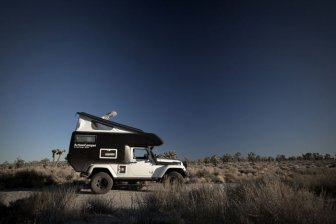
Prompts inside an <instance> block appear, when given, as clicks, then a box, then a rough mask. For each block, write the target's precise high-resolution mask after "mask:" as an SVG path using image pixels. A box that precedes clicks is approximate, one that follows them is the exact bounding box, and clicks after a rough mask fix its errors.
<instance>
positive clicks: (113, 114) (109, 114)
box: [102, 111, 117, 120]
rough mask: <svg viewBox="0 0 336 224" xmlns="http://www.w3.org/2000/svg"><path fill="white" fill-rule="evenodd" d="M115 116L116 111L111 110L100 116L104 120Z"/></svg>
mask: <svg viewBox="0 0 336 224" xmlns="http://www.w3.org/2000/svg"><path fill="white" fill-rule="evenodd" d="M115 116H117V112H116V111H112V112H109V113H107V114H105V115H104V116H102V118H103V119H105V120H110V119H111V118H112V117H115Z"/></svg>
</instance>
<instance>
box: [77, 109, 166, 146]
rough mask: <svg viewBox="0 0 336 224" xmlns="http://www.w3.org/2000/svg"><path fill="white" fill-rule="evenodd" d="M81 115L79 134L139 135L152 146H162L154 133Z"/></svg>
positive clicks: (81, 113)
mask: <svg viewBox="0 0 336 224" xmlns="http://www.w3.org/2000/svg"><path fill="white" fill-rule="evenodd" d="M77 114H78V115H79V118H78V123H77V128H76V131H79V132H104V133H111V134H112V133H116V134H118V133H119V134H122V133H125V134H138V135H142V136H144V137H145V138H146V139H147V140H148V141H149V142H151V143H152V146H158V145H162V144H163V141H162V140H161V139H160V137H158V136H157V135H155V134H153V133H147V132H144V131H143V130H141V129H138V128H134V127H131V126H127V125H124V124H120V123H117V122H113V121H110V120H106V119H103V118H100V117H96V116H94V115H91V114H88V113H85V112H78V113H77Z"/></svg>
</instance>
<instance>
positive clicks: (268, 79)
mask: <svg viewBox="0 0 336 224" xmlns="http://www.w3.org/2000/svg"><path fill="white" fill-rule="evenodd" d="M334 2H335V1H293V0H281V1H269V0H268V1H220V2H219V1H218V2H217V1H146V3H144V2H142V1H93V0H92V1H83V0H81V1H71V0H68V1H44V0H43V1H0V103H1V105H0V115H1V116H0V125H1V128H0V162H3V161H6V160H7V161H14V160H15V159H16V158H17V157H20V158H22V159H25V160H27V161H32V160H40V159H43V158H51V150H52V149H54V148H64V149H66V150H67V149H68V145H69V141H70V135H71V132H72V131H73V130H74V128H75V125H76V121H77V118H76V117H75V113H76V112H78V111H83V112H87V113H91V114H94V115H97V116H101V115H103V114H105V113H106V112H109V111H112V110H116V111H117V112H118V116H117V117H115V118H114V121H116V122H119V123H124V124H127V125H130V126H134V127H137V128H141V129H143V130H144V131H147V132H153V133H156V134H158V135H159V136H160V137H161V138H162V139H163V140H164V142H165V143H164V145H163V146H161V147H159V148H158V149H159V151H158V152H159V153H162V152H164V151H168V150H176V151H177V153H178V156H179V157H180V158H183V157H188V158H199V157H203V156H210V155H213V154H218V155H223V154H224V153H234V152H237V151H240V152H241V153H243V154H246V153H248V152H250V151H253V152H256V153H257V154H259V155H265V156H268V155H271V156H274V155H277V154H286V155H300V154H302V153H305V152H320V153H331V154H332V155H334V154H335V153H336V13H335V12H336V3H334Z"/></svg>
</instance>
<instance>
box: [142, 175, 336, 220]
mask: <svg viewBox="0 0 336 224" xmlns="http://www.w3.org/2000/svg"><path fill="white" fill-rule="evenodd" d="M140 208H141V211H142V214H143V215H142V216H141V217H143V216H145V217H146V218H147V220H151V221H152V222H153V220H158V219H159V218H160V217H161V221H162V222H163V223H226V222H227V223H335V221H336V211H335V208H334V207H333V203H332V202H331V201H330V200H329V199H327V198H324V197H323V196H320V195H316V194H314V193H313V192H310V191H309V190H307V189H295V188H292V187H291V186H289V185H287V184H285V183H283V182H281V181H280V179H279V178H275V179H269V178H267V179H259V180H256V181H249V182H246V183H245V184H242V185H240V186H238V187H235V188H228V187H226V188H223V187H222V186H221V185H199V186H197V187H195V188H192V189H190V187H189V188H188V187H185V188H182V189H181V190H176V189H174V190H166V189H158V190H157V191H155V192H153V193H152V194H149V195H147V196H146V197H145V198H144V200H143V202H142V204H141V206H140Z"/></svg>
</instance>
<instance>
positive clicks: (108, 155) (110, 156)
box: [99, 149, 118, 159]
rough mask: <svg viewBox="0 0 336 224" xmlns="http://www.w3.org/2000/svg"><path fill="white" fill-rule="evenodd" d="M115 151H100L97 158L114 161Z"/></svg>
mask: <svg viewBox="0 0 336 224" xmlns="http://www.w3.org/2000/svg"><path fill="white" fill-rule="evenodd" d="M117 151H118V150H117V149H100V151H99V158H101V159H116V158H117Z"/></svg>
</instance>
